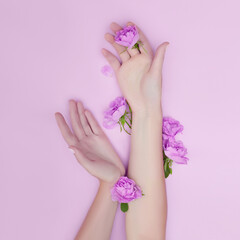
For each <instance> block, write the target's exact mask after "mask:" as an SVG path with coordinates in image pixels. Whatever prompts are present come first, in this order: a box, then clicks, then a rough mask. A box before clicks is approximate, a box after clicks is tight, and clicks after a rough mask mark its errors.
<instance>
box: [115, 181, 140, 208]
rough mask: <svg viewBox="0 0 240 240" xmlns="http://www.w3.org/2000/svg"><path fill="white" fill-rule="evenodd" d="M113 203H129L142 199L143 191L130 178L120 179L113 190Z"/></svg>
mask: <svg viewBox="0 0 240 240" xmlns="http://www.w3.org/2000/svg"><path fill="white" fill-rule="evenodd" d="M111 195H112V200H113V201H118V202H120V203H128V202H131V201H132V200H135V199H137V198H141V197H142V191H141V189H140V187H139V186H137V185H136V183H135V182H134V181H133V180H132V179H129V178H128V177H120V178H119V179H118V181H117V182H116V183H115V185H114V186H113V188H112V189H111Z"/></svg>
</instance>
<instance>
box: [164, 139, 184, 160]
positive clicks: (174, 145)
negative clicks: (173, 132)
mask: <svg viewBox="0 0 240 240" xmlns="http://www.w3.org/2000/svg"><path fill="white" fill-rule="evenodd" d="M163 149H164V153H165V155H166V156H167V157H168V158H170V159H171V160H173V161H174V162H175V163H178V164H187V161H188V158H187V157H185V156H186V154H187V149H186V148H185V147H184V145H183V143H182V141H176V139H175V138H174V137H167V136H166V135H165V136H164V137H163Z"/></svg>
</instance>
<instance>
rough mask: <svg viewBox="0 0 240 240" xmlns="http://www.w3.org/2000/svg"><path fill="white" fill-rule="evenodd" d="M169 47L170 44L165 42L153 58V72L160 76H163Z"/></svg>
mask: <svg viewBox="0 0 240 240" xmlns="http://www.w3.org/2000/svg"><path fill="white" fill-rule="evenodd" d="M168 45H169V42H164V43H162V44H160V45H159V46H158V48H157V50H156V53H155V56H154V58H153V63H152V66H151V71H152V72H154V73H156V74H160V75H161V74H162V66H163V61H164V56H165V52H166V48H167V46H168Z"/></svg>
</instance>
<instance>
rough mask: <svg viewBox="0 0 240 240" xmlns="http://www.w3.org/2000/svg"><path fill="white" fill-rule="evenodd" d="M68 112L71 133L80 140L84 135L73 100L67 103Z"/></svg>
mask: <svg viewBox="0 0 240 240" xmlns="http://www.w3.org/2000/svg"><path fill="white" fill-rule="evenodd" d="M69 112H70V118H71V123H72V127H73V131H74V133H75V134H76V136H77V137H78V139H79V140H80V139H82V138H83V137H84V136H86V135H85V132H84V129H83V126H82V124H81V121H80V118H79V113H78V108H77V104H76V102H75V101H74V100H70V101H69Z"/></svg>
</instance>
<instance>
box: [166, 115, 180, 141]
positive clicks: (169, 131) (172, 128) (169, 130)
mask: <svg viewBox="0 0 240 240" xmlns="http://www.w3.org/2000/svg"><path fill="white" fill-rule="evenodd" d="M182 131H183V126H182V125H181V124H180V123H179V121H177V120H175V119H173V118H171V117H164V118H163V128H162V132H163V134H165V135H168V136H172V137H174V136H175V135H176V134H178V133H180V132H182Z"/></svg>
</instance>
